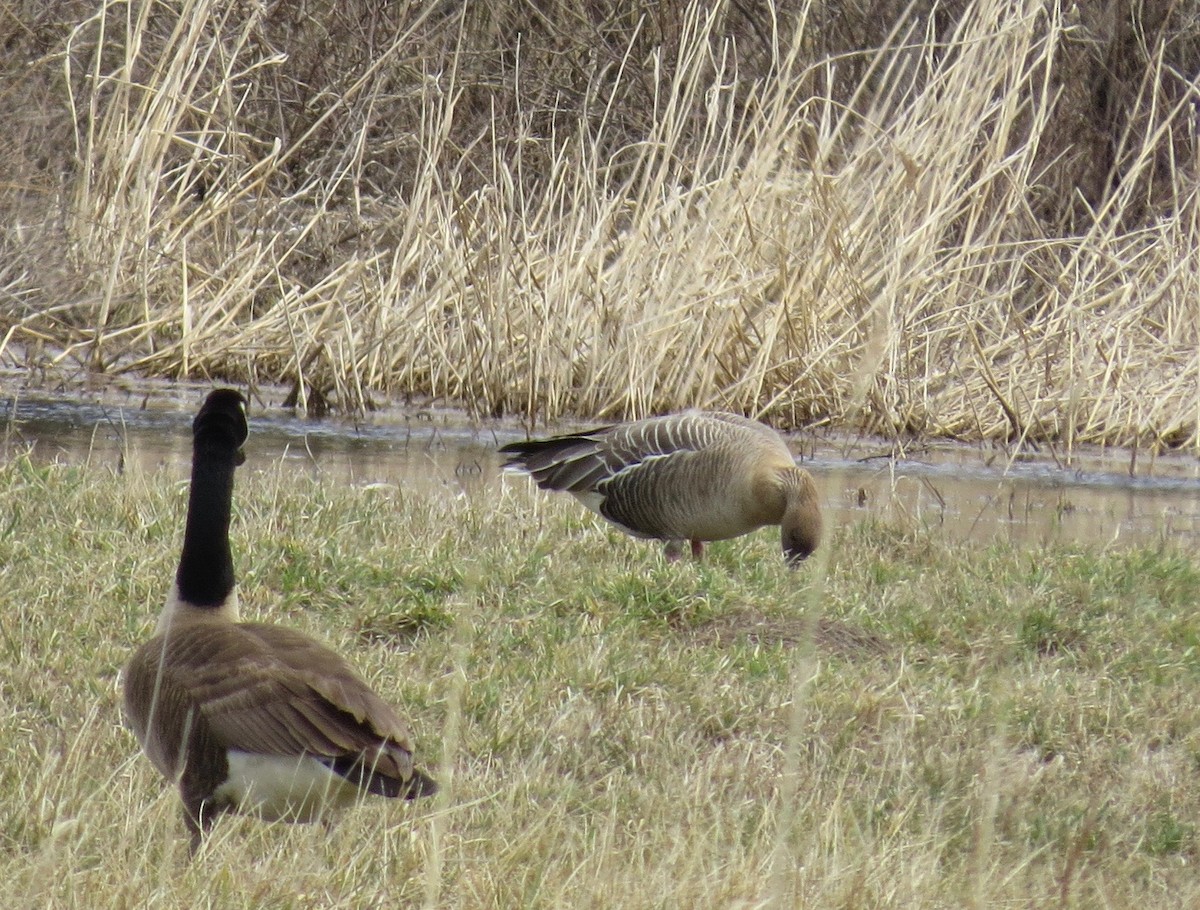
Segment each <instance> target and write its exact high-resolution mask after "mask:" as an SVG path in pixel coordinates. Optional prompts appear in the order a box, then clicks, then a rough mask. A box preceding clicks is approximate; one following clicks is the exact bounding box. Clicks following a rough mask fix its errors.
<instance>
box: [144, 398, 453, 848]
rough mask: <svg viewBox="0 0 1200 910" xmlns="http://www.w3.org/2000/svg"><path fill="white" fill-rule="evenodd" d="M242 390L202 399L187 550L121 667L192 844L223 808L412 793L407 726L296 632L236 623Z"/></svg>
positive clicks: (302, 805)
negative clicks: (156, 616) (149, 626)
mask: <svg viewBox="0 0 1200 910" xmlns="http://www.w3.org/2000/svg"><path fill="white" fill-rule="evenodd" d="M247 432H248V428H247V423H246V400H245V398H243V397H242V396H241V395H240V394H239V393H237V392H235V391H232V390H229V389H218V390H217V391H214V392H213V393H211V394H210V395H209V396H208V399H207V400H206V401H205V402H204V405H203V407H202V408H201V409H200V412H199V413H198V414H197V415H196V419H195V421H194V422H193V425H192V483H191V489H190V491H189V495H188V515H187V523H186V526H185V529H184V537H183V550H182V553H181V554H180V559H179V568H178V571H177V572H176V575H175V583H174V585H173V586H172V589H171V593H170V595H169V596H168V598H167V603H166V606H165V608H164V610H163V613H162V616H161V617H160V620H159V627H158V631H157V633H156V634H155V636H154V637H153V638H152V639H151V640H150V641H148V642H146V643H145V644H143V645H142V646H141V647H140V648H138V650H137V651H136V652H135V653H134V655H133V657H132V658H131V659H130V661H129V663H128V665H127V666H126V668H125V684H124V690H125V691H124V707H125V716H126V719H127V721H128V723H129V726H130V727H131V728H132V729H133V732H134V734H135V735H136V736H137V739H138V741H139V742H140V743H141V746H142V748H143V750H144V751H145V753H146V755H147V757H148V758H149V759H150V761H151V763H152V764H153V765H154V766H155V767H156V768H157V769H158V770H159V771H160V772H161V773H162V775H163V776H164V777H166V778H167V780H169V781H171V782H173V783H175V784H176V785H177V786H178V787H179V792H180V796H181V798H182V801H183V807H184V817H185V821H186V823H187V826H188V829H189V831H190V832H191V834H192V848H193V851H194V850H195V849H196V847H197V846H198V845H199V843H200V838H201V835H202V834H203V832H204V831H206V830H207V829H208V827H209V826H210V825H211V824H212V823H213V821H214V820H215V819H216V818H217V817H218V816H219V815H221V813H223V812H243V813H250V814H255V815H259V816H261V817H263V818H265V819H269V820H286V821H300V822H303V821H311V820H315V819H318V818H322V817H325V816H326V814H327V813H328V812H329V811H330V810H332V809H335V808H337V807H339V806H342V805H345V804H347V803H350V802H353V801H355V800H356V799H359V798H361V797H362V796H363V795H365V794H375V795H379V796H386V797H405V798H409V799H411V798H414V797H417V796H425V795H429V794H432V793H434V792H436V790H437V785H436V783H435V782H434V781H433V780H432V779H431V778H429V777H428V776H427V775H426V774H425V773H424V772H422V771H421V770H420V769H418V768H416V767H415V766H414V765H413V745H412V741H411V737H410V735H409V732H408V728H407V726H406V725H405V724H404V722H403V721H402V720H401V719H400V717H399V715H397V713H396V712H395V711H394V710H393V709H392V707H391V706H390V705H388V703H387V702H385V701H384V700H383V699H382V698H380V697H379V696H378V695H377V694H376V693H375V692H374V691H372V690H371V688H370V687H369V686H367V684H366V683H365V682H364V681H363V680H362V679H361V678H360V677H359V676H358V675H357V674H356V673H355V672H354V670H353V669H352V668H351V667H350V665H349V664H348V663H347V662H346V661H345V660H343V659H342V658H341V657H340V656H339V655H338V654H337V653H335V652H334V651H332V650H331V649H329V648H328V647H326V646H325V645H323V644H321V643H320V642H317V641H315V640H314V639H312V638H310V637H308V636H307V635H304V634H302V633H300V632H296V631H293V630H291V629H288V628H285V627H281V626H275V625H270V624H266V623H242V622H238V621H237V589H236V585H235V579H234V572H233V559H232V555H231V552H230V546H229V521H230V513H231V510H232V500H233V475H234V469H235V468H236V466H237V465H238V464H240V463H241V460H242V456H241V446H242V444H243V443H244V442H245V441H246V437H247Z"/></svg>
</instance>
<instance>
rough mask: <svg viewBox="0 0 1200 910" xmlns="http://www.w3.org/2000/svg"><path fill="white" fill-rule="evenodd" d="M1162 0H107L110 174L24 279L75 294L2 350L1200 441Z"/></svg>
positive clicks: (1181, 45) (20, 321)
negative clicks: (541, 3) (1117, 76)
mask: <svg viewBox="0 0 1200 910" xmlns="http://www.w3.org/2000/svg"><path fill="white" fill-rule="evenodd" d="M631 2H632V0H631ZM1139 8H1141V9H1142V12H1141V15H1142V16H1143V19H1142V26H1143V28H1142V30H1141V31H1134V32H1130V31H1128V30H1127V29H1125V26H1124V25H1123V24H1122V22H1123V20H1121V19H1120V18H1119V17H1117V18H1115V19H1114V18H1112V17H1109V18H1105V17H1104V16H1103V15H1100V14H1099V13H1097V12H1096V11H1093V10H1091V9H1090V8H1089V9H1079V8H1072V9H1071V10H1067V11H1064V10H1060V9H1059V8H1058V7H1053V6H1052V7H1049V8H1048V7H1047V6H1046V5H1045V4H1044V3H1041V2H1036V0H1023V2H1021V3H1016V4H1014V3H1009V2H1001V0H987V2H984V3H980V4H967V5H963V6H962V8H961V9H960V8H958V7H955V8H954V9H953V10H949V9H946V10H942V9H941V7H938V9H937V10H936V11H935V10H933V9H932V7H929V8H927V5H925V4H922V3H914V4H911V5H908V6H906V7H905V8H904V9H901V8H900V6H899V5H897V6H896V8H895V9H894V10H892V12H891V14H890V15H888V14H886V13H878V14H877V15H876V17H875V19H874V20H857V19H855V18H854V16H853V15H852V14H851V13H850V12H846V13H845V15H843V16H842V18H841V19H840V20H838V21H837V22H834V21H833V20H830V19H829V18H828V16H827V14H826V12H825V11H824V9H823V8H822V7H820V5H813V4H809V3H804V4H800V5H799V6H798V7H797V8H796V9H791V8H787V7H784V6H780V7H768V8H767V9H766V11H765V13H764V14H763V15H759V16H753V15H750V13H749V12H748V11H747V10H743V9H741V7H740V6H737V5H735V7H734V8H731V9H725V8H724V7H714V6H712V5H706V4H700V3H682V2H681V3H679V4H677V5H676V6H673V7H672V11H673V13H675V14H677V15H673V16H656V15H651V11H649V10H647V9H642V8H641V7H640V6H638V5H637V4H636V3H634V5H633V6H631V7H630V8H629V9H628V10H626V11H625V12H626V13H628V15H627V16H626V15H624V14H619V13H614V14H613V15H612V16H597V17H594V18H593V19H591V20H588V19H587V18H586V17H583V18H581V17H580V13H579V11H577V10H575V11H573V10H572V9H568V8H566V7H562V8H559V7H552V8H548V9H546V10H543V11H542V13H541V16H540V18H538V19H537V20H536V21H526V20H525V19H523V18H522V15H523V14H518V12H517V11H513V17H514V18H513V19H512V22H514V23H518V25H515V26H514V27H515V28H516V29H517V30H516V32H514V33H513V39H514V41H515V44H513V45H511V46H510V45H505V44H503V42H500V43H499V44H497V43H495V42H496V41H499V40H500V39H497V38H495V37H493V38H490V39H489V38H488V36H489V35H493V33H496V34H507V33H506V32H505V29H506V28H507V27H508V23H509V20H507V19H505V18H504V17H503V16H501V17H500V18H499V19H497V20H495V21H492V20H490V19H487V17H484V18H483V19H477V18H476V17H475V15H474V14H472V13H469V12H466V11H463V12H462V13H461V15H459V16H458V17H443V15H444V12H445V11H439V10H436V9H434V8H431V7H427V6H425V7H421V8H420V9H415V8H414V9H413V10H408V11H406V10H402V9H400V8H394V9H393V8H390V7H388V8H386V9H384V8H378V9H377V8H376V7H374V6H366V5H362V6H359V5H353V4H352V5H351V7H340V6H329V7H328V8H326V7H322V9H324V10H325V11H326V13H327V14H328V15H327V18H326V19H325V20H322V21H323V22H324V28H325V32H324V33H323V34H321V35H318V34H317V33H315V32H314V31H313V30H312V28H313V23H312V22H309V21H303V22H302V21H299V20H292V19H289V18H287V16H286V15H285V13H284V11H283V10H282V8H279V9H276V8H274V7H271V8H269V9H268V8H263V9H257V8H256V9H257V12H255V11H249V8H246V9H243V8H242V7H241V6H239V5H237V4H227V3H220V2H216V0H189V2H187V3H185V4H184V5H183V6H182V7H179V8H178V9H176V8H171V7H168V6H167V5H164V4H158V3H154V2H146V3H144V4H139V5H136V6H133V7H129V6H127V5H119V4H111V3H106V4H103V5H102V6H101V7H100V8H99V9H98V10H94V11H92V12H91V13H90V14H89V15H88V16H86V17H81V19H80V20H79V21H78V22H74V23H72V27H71V29H70V30H69V32H68V33H67V35H66V37H65V39H64V43H63V47H65V49H66V53H65V56H64V57H63V58H62V59H63V60H64V61H65V75H64V77H63V79H62V85H63V89H64V90H66V91H67V92H68V93H67V94H66V96H65V97H66V98H67V100H68V102H69V106H68V107H67V108H65V109H67V110H69V112H70V117H69V122H70V124H71V128H72V129H73V130H74V131H75V133H76V148H77V153H76V155H77V158H78V160H79V161H81V162H85V163H86V166H83V167H80V168H78V170H77V172H75V173H73V174H70V175H69V176H68V177H67V178H65V180H64V183H63V184H62V188H61V191H62V192H63V194H64V195H63V198H64V199H65V200H66V205H65V211H64V212H63V220H62V230H61V232H56V229H55V227H54V226H53V224H52V223H51V221H50V220H48V219H47V220H45V222H44V223H42V224H38V223H36V221H34V222H31V221H30V220H29V219H28V218H24V219H14V223H15V224H18V223H19V224H20V225H21V227H20V229H19V230H20V231H21V232H25V233H26V234H28V233H29V232H30V231H31V230H32V229H31V227H30V225H31V224H35V225H36V233H37V236H38V238H39V240H40V241H45V242H48V243H49V246H50V248H51V249H52V252H51V253H50V254H48V255H46V256H43V257H41V258H40V259H39V258H37V257H34V256H32V255H30V254H29V253H28V252H23V253H20V254H19V255H17V256H16V257H15V258H14V260H13V261H14V262H16V263H19V266H20V268H23V269H24V271H20V270H17V271H14V273H13V278H12V281H11V282H9V283H7V284H6V285H5V286H6V287H10V288H11V289H12V291H11V293H12V295H13V299H14V301H27V300H33V299H36V298H37V295H38V294H39V293H46V289H50V288H64V289H65V294H66V297H67V299H69V300H70V301H71V302H70V303H69V304H67V305H66V307H65V309H59V310H57V311H56V313H55V315H54V316H53V317H52V318H39V317H38V314H37V313H35V312H31V310H30V307H31V304H28V303H23V302H19V303H14V305H12V306H10V307H7V308H5V309H4V310H0V319H2V320H3V322H2V323H0V324H2V325H3V328H4V331H5V333H6V335H5V338H6V341H5V346H6V348H7V349H12V346H13V345H14V344H17V345H20V344H22V343H24V342H26V341H33V340H34V339H36V338H38V337H42V336H44V337H48V338H51V339H54V340H55V341H56V342H57V346H58V349H59V350H58V354H57V356H58V358H59V360H60V361H64V360H68V359H71V358H74V359H77V360H80V361H85V362H87V363H89V364H90V365H92V366H94V367H98V368H104V369H125V370H138V371H148V372H153V373H159V374H166V375H177V374H187V373H191V374H203V375H224V376H228V377H232V378H252V377H261V378H264V379H275V380H279V379H286V380H290V381H293V382H296V383H297V388H298V395H299V399H300V403H301V404H302V405H303V404H304V402H305V397H306V396H307V395H308V394H310V393H311V394H313V395H314V396H317V397H318V398H319V399H320V400H333V401H335V402H336V403H337V405H338V406H340V407H342V408H345V409H347V410H358V409H362V408H366V407H369V405H370V403H371V401H372V400H373V399H374V398H376V397H379V396H388V395H395V394H399V393H403V394H421V395H428V396H434V397H439V398H446V399H451V400H454V401H457V402H461V403H463V404H466V405H467V406H469V407H471V408H474V409H477V410H479V411H481V412H490V413H503V412H514V411H515V412H519V413H520V414H522V415H523V416H524V417H525V418H526V419H528V420H530V421H536V420H542V419H550V418H553V417H556V416H559V415H562V414H565V413H588V414H591V415H593V416H597V415H600V416H614V417H624V416H632V415H640V414H644V413H646V412H650V411H663V410H668V409H676V408H681V407H685V406H720V407H727V408H732V409H735V410H741V411H745V412H748V413H755V414H760V415H767V416H769V417H770V418H772V419H774V420H776V421H778V422H780V423H791V424H799V423H812V422H832V423H840V424H849V425H856V426H858V427H860V428H862V429H866V430H870V431H878V432H884V433H888V434H902V433H918V434H937V435H948V436H958V437H973V438H980V437H982V438H1004V439H1021V440H1024V441H1038V440H1053V441H1056V442H1060V441H1061V442H1064V443H1065V444H1066V447H1067V448H1068V449H1069V448H1070V447H1071V446H1073V445H1075V444H1076V443H1078V442H1084V441H1095V442H1110V443H1132V442H1139V443H1151V444H1155V445H1183V444H1188V445H1200V430H1198V427H1200V424H1198V422H1197V413H1198V412H1200V398H1198V396H1197V391H1196V390H1197V388H1200V372H1198V370H1200V363H1198V361H1197V357H1196V350H1197V348H1198V347H1200V325H1198V320H1197V314H1196V311H1195V308H1194V306H1192V304H1191V301H1194V300H1195V299H1196V296H1197V293H1200V277H1198V276H1197V272H1196V270H1195V269H1194V268H1192V267H1190V266H1189V263H1190V262H1191V260H1192V258H1193V253H1194V250H1195V248H1196V246H1197V244H1198V243H1200V227H1198V226H1200V217H1198V216H1197V206H1198V201H1197V193H1196V183H1195V179H1194V177H1195V173H1196V172H1197V168H1200V159H1197V154H1198V153H1197V149H1198V148H1200V145H1198V144H1197V142H1198V140H1197V139H1196V135H1195V128H1194V116H1193V109H1194V98H1195V96H1196V92H1197V84H1196V82H1195V79H1194V78H1191V77H1187V76H1186V75H1185V70H1184V69H1183V68H1181V66H1182V64H1181V62H1180V61H1182V60H1184V59H1186V58H1187V53H1188V48H1191V47H1193V46H1196V47H1200V29H1197V27H1196V25H1195V23H1193V22H1191V21H1190V20H1186V17H1184V18H1180V15H1179V14H1178V11H1177V10H1176V8H1175V7H1174V6H1171V5H1170V4H1168V3H1152V4H1142V5H1141V6H1140V7H1139ZM622 9H623V10H624V9H625V8H624V7H622ZM643 14H644V15H643ZM485 20H486V21H485ZM516 35H520V36H521V40H520V41H516V39H515V36H516ZM581 36H582V37H581ZM542 38H544V39H545V43H539V42H540V41H541V39H542ZM488 40H491V41H493V44H492V45H489V44H487V41H488ZM328 41H338V42H340V46H341V48H342V49H343V51H344V53H343V54H342V55H340V56H339V55H330V54H322V53H321V51H322V49H323V48H326V47H327V45H326V44H325V42H328ZM305 42H308V43H307V44H306V43H305ZM864 42H866V43H864ZM1089 42H1090V43H1089ZM585 47H586V48H590V49H589V51H588V53H589V54H590V57H587V58H586V59H585V58H579V59H575V58H572V57H571V54H572V53H575V52H577V51H578V52H580V53H582V51H583V50H584V48H585ZM284 48H286V50H287V53H284V52H283V49H284ZM551 48H556V50H553V51H551V50H550V49H551ZM1097 48H1100V49H1103V48H1108V50H1107V51H1106V52H1105V53H1107V55H1108V56H1107V57H1105V58H1104V59H1103V60H1101V61H1096V60H1093V59H1092V57H1091V56H1089V55H1090V54H1094V53H1097V51H1096V49H1097ZM49 59H52V58H51V57H47V60H49ZM489 66H493V67H495V68H493V69H489ZM300 67H304V68H303V69H301V68H300ZM1093 70H1095V71H1097V72H1099V73H1101V74H1102V77H1103V78H1101V84H1100V85H1099V86H1097V88H1096V92H1097V93H1099V92H1101V90H1103V92H1104V93H1105V94H1104V96H1103V97H1104V99H1106V100H1105V102H1104V104H1103V105H1101V108H1102V109H1099V108H1097V107H1096V105H1098V104H1099V101H1097V97H1099V95H1096V96H1087V97H1084V96H1083V95H1081V94H1080V91H1081V89H1080V86H1082V85H1086V82H1087V79H1088V78H1089V76H1088V74H1089V73H1091V72H1092V71H1093ZM1114 73H1123V74H1126V75H1127V76H1129V77H1130V78H1127V79H1126V80H1125V82H1122V83H1121V84H1120V85H1118V84H1117V83H1115V82H1113V81H1112V80H1111V79H1110V78H1109V76H1110V75H1111V74H1114ZM1135 75H1136V78H1132V77H1133V76H1135ZM1189 79H1190V81H1189ZM639 104H640V105H641V106H640V107H639V106H638V105H639ZM1089 115H1095V116H1096V117H1100V116H1101V115H1103V118H1105V119H1104V122H1103V123H1099V124H1097V123H1091V124H1089V123H1087V122H1086V118H1087V117H1088V116H1089ZM1067 126H1070V127H1071V128H1072V129H1073V130H1074V132H1070V131H1068V130H1066V127H1067ZM1101 127H1103V129H1101ZM1104 130H1107V133H1104ZM1102 135H1107V144H1106V145H1104V146H1103V148H1102V149H1100V150H1098V151H1097V152H1096V154H1091V153H1089V149H1092V148H1093V147H1094V146H1095V144H1096V143H1097V142H1098V141H1099V140H1098V139H1097V138H1096V137H1097V136H1102ZM1064 136H1066V137H1068V138H1069V139H1070V140H1071V141H1067V140H1066V139H1064ZM1089 162H1093V163H1092V164H1089ZM9 198H10V199H11V200H12V202H13V205H14V206H18V205H19V206H21V211H28V210H29V205H28V203H27V201H26V200H25V199H24V197H22V196H20V195H19V194H13V195H12V196H11V197H9ZM17 234H18V232H17V230H14V231H13V232H11V233H10V234H9V244H8V246H9V248H10V249H13V250H14V251H17V250H25V249H27V244H22V243H21V242H20V241H19V238H18V236H17ZM15 356H17V357H19V356H20V354H19V350H18V353H17V354H16V355H15Z"/></svg>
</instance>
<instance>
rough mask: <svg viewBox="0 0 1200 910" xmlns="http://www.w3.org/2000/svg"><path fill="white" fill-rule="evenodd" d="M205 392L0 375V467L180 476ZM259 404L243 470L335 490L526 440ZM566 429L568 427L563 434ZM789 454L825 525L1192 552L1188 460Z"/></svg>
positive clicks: (857, 449) (410, 478)
mask: <svg viewBox="0 0 1200 910" xmlns="http://www.w3.org/2000/svg"><path fill="white" fill-rule="evenodd" d="M208 388H209V386H207V385H201V384H195V383H178V384H176V383H172V384H163V383H139V382H137V381H130V380H110V379H105V380H103V381H102V384H101V385H99V386H97V387H95V388H86V387H74V388H70V389H64V390H62V391H60V392H56V391H49V390H36V391H35V390H23V389H21V382H20V378H19V377H16V376H11V375H10V376H7V377H4V376H0V458H4V459H7V458H9V457H12V456H13V455H14V454H15V453H18V452H29V453H30V454H31V457H32V458H34V459H35V460H36V461H39V462H49V461H60V462H66V463H73V464H86V465H88V466H91V467H94V468H96V469H98V470H121V469H122V468H123V467H124V466H125V465H127V464H129V463H130V462H136V463H137V464H138V465H139V466H140V467H141V468H142V469H143V470H154V469H158V468H162V469H166V470H171V471H177V472H178V473H179V474H180V476H181V477H182V476H186V473H187V462H188V458H189V455H190V435H189V433H188V425H189V422H190V420H191V417H192V414H193V413H194V412H195V409H196V408H197V407H198V406H199V403H200V402H201V401H202V400H203V397H204V394H205V393H206V391H207V389H208ZM282 398H283V393H282V392H281V391H280V390H278V389H269V390H266V392H264V395H263V399H265V400H259V399H256V400H255V401H254V402H253V405H252V408H251V437H250V442H249V444H248V445H247V449H246V452H247V457H248V459H249V460H250V463H251V464H259V465H262V466H264V467H266V466H267V465H268V464H270V463H271V462H277V463H279V464H280V465H282V466H291V467H294V469H295V470H297V471H309V472H318V473H320V474H323V475H326V476H329V477H332V478H335V479H337V480H339V481H342V482H346V483H355V484H365V483H376V482H386V483H393V484H399V485H410V486H411V485H425V486H430V487H434V488H441V489H446V490H447V491H448V492H450V491H456V492H457V491H460V490H463V489H467V490H473V491H478V490H480V489H485V488H486V487H487V486H488V485H491V484H498V483H528V481H526V480H524V479H523V478H519V477H502V476H501V475H500V471H499V463H500V462H499V459H498V458H497V456H496V454H495V451H496V448H497V446H499V445H502V444H503V443H505V442H508V441H511V440H515V439H519V438H523V436H524V431H523V430H522V429H521V428H520V427H519V426H518V425H517V424H516V423H515V422H502V421H495V422H478V421H471V420H469V419H468V418H467V417H465V416H464V415H463V414H462V413H461V412H458V411H452V410H445V409H437V408H417V407H413V408H408V409H405V408H396V409H394V410H389V411H383V412H378V413H375V414H372V415H371V416H370V418H369V419H368V420H366V421H359V422H353V421H348V420H342V419H325V420H306V419H303V418H300V417H296V416H294V415H293V414H292V412H291V411H289V410H286V409H283V408H281V407H279V402H280V401H282ZM564 429H569V428H568V427H564ZM791 442H792V444H793V450H794V451H795V452H797V453H798V454H801V455H802V456H803V464H804V465H805V466H806V467H807V468H809V469H810V470H811V471H812V473H813V476H814V477H815V478H816V480H817V483H818V485H819V486H820V487H821V489H822V493H823V494H824V502H825V504H826V509H827V513H828V515H829V516H830V519H831V522H832V523H834V524H844V523H848V522H854V521H861V520H864V519H865V518H867V517H869V516H880V517H883V518H885V519H895V520H902V521H904V522H905V523H917V524H920V525H924V526H926V527H928V528H930V529H931V530H932V531H934V532H937V533H944V534H947V535H954V536H955V537H957V538H962V539H972V540H977V541H979V542H981V543H983V542H987V541H989V540H992V539H994V538H996V537H1001V538H1004V539H1009V540H1014V541H1017V542H1020V543H1027V544H1031V545H1032V544H1036V543H1042V542H1048V541H1054V540H1059V541H1080V542H1087V543H1097V544H1106V545H1111V544H1115V545H1117V546H1128V545H1132V544H1135V543H1153V542H1157V541H1160V540H1164V539H1172V540H1175V541H1177V542H1180V543H1183V544H1185V545H1186V544H1190V543H1193V542H1194V543H1200V461H1197V459H1196V458H1194V457H1191V456H1187V455H1179V454H1171V455H1168V456H1159V457H1157V458H1151V457H1149V456H1148V455H1146V454H1144V453H1143V454H1142V455H1141V456H1140V457H1136V458H1135V457H1134V453H1131V452H1129V451H1128V450H1099V449H1085V450H1082V451H1079V450H1077V451H1076V452H1074V453H1072V456H1071V458H1070V460H1069V463H1067V461H1066V459H1064V458H1063V457H1062V456H1061V455H1060V456H1058V457H1054V455H1053V453H1051V454H1048V455H1038V456H1035V457H1023V458H1021V459H1020V460H1014V459H1011V458H1010V457H1009V455H1008V454H1007V453H1006V452H1004V451H1003V450H1001V449H998V448H990V447H972V446H964V445H955V444H933V445H926V446H920V447H912V448H909V449H908V450H907V451H900V450H897V449H895V448H894V447H893V446H891V445H890V444H888V443H883V442H879V441H878V440H846V439H833V438H830V437H825V436H819V435H816V436H814V435H812V434H799V435H797V436H795V437H793V438H792V440H791Z"/></svg>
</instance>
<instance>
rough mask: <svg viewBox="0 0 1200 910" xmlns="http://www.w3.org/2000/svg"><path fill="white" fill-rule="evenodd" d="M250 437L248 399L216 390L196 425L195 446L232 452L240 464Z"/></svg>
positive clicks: (193, 431)
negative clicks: (243, 449) (247, 439)
mask: <svg viewBox="0 0 1200 910" xmlns="http://www.w3.org/2000/svg"><path fill="white" fill-rule="evenodd" d="M249 435H250V427H249V424H248V423H247V422H246V396H244V395H243V394H242V393H241V392H239V391H237V390H235V389H214V390H213V391H212V392H210V393H209V395H208V398H206V399H205V400H204V404H203V405H201V407H200V411H199V413H197V414H196V419H195V420H193V421H192V440H193V444H194V445H195V446H197V447H199V446H206V447H207V446H213V447H217V448H223V449H229V450H232V451H233V452H234V459H235V461H236V463H237V464H241V463H242V462H243V461H245V454H244V453H243V452H242V445H243V444H244V443H245V442H246V437H247V436H249Z"/></svg>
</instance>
